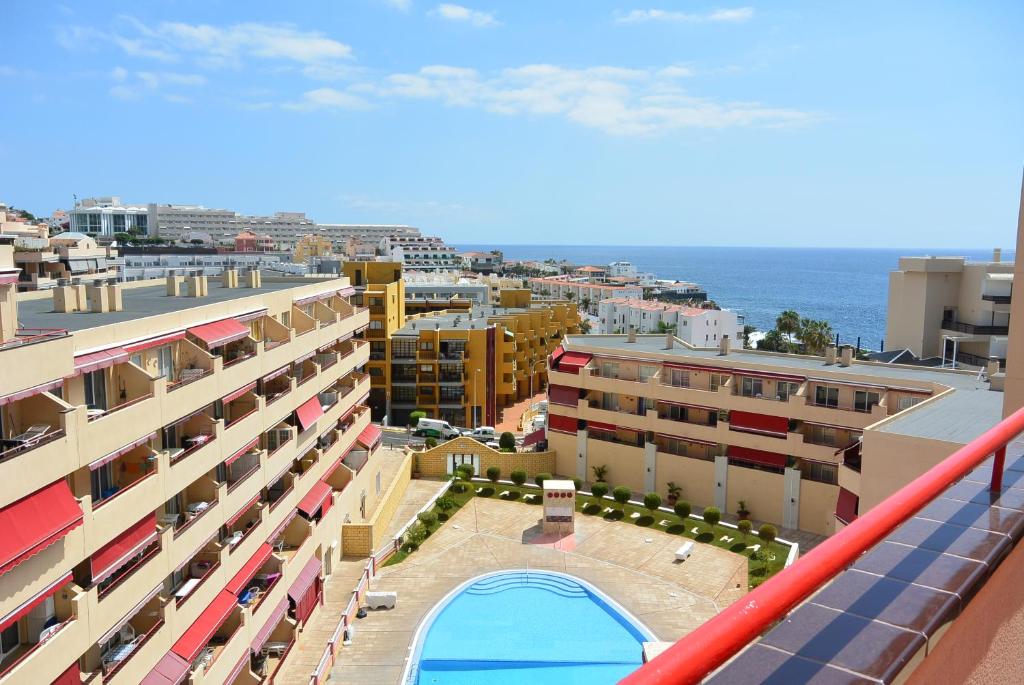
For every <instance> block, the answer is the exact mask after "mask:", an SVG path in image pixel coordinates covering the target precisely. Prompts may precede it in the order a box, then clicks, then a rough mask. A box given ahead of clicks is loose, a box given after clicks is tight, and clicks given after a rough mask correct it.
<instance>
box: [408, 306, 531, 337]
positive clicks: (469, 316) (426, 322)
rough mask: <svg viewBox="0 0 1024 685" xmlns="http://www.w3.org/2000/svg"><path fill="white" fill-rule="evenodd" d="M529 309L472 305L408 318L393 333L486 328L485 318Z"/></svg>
mask: <svg viewBox="0 0 1024 685" xmlns="http://www.w3.org/2000/svg"><path fill="white" fill-rule="evenodd" d="M529 311H530V308H526V307H473V308H472V309H470V310H468V311H463V312H439V313H436V314H431V315H427V316H423V317H420V318H415V319H410V320H409V321H407V322H406V323H405V326H403V327H402V328H400V329H399V330H397V331H395V335H417V334H418V333H419V332H420V331H429V330H434V329H440V330H459V331H468V330H471V329H474V328H477V329H481V328H487V320H488V319H490V318H492V317H495V316H503V315H506V314H523V313H526V312H529Z"/></svg>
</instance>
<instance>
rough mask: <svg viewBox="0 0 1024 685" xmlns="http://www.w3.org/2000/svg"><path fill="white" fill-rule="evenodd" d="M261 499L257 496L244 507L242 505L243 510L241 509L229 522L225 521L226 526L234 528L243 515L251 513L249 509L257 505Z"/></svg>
mask: <svg viewBox="0 0 1024 685" xmlns="http://www.w3.org/2000/svg"><path fill="white" fill-rule="evenodd" d="M259 498H260V496H259V495H256V496H255V497H253V498H252V499H251V500H249V501H248V502H246V503H245V504H244V505H242V508H241V509H239V510H238V511H237V512H235V515H234V516H232V517H231V518H229V519H228V520H227V521H225V522H224V525H225V526H229V527H230V526H233V525H235V524H236V523H238V519H240V518H242V515H243V514H245V512H247V511H249V509H250V508H251V507H252V505H254V504H256V502H257V501H258V500H259Z"/></svg>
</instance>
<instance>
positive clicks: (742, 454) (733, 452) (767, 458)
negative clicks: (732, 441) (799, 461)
mask: <svg viewBox="0 0 1024 685" xmlns="http://www.w3.org/2000/svg"><path fill="white" fill-rule="evenodd" d="M726 454H727V455H728V457H729V458H730V459H738V460H739V461H746V462H750V463H752V464H760V465H762V466H772V467H775V468H780V469H781V468H784V467H785V466H786V455H785V454H776V453H775V452H766V451H764V450H754V449H750V448H749V447H736V446H730V447H729V449H728V450H726Z"/></svg>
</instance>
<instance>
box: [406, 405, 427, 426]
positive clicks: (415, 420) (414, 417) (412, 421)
mask: <svg viewBox="0 0 1024 685" xmlns="http://www.w3.org/2000/svg"><path fill="white" fill-rule="evenodd" d="M426 416H427V412H425V411H420V410H419V409H417V410H416V411H413V412H409V425H410V426H412V427H413V428H415V427H416V426H417V425H419V422H420V419H423V418H426Z"/></svg>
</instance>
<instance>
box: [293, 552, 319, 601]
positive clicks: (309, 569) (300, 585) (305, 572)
mask: <svg viewBox="0 0 1024 685" xmlns="http://www.w3.org/2000/svg"><path fill="white" fill-rule="evenodd" d="M319 577H320V560H319V559H317V558H316V557H313V558H312V559H310V560H309V561H307V562H306V565H305V566H303V567H302V570H301V571H299V576H298V578H296V579H295V582H294V583H292V586H291V587H290V588H288V596H289V597H291V598H292V601H293V602H296V603H297V602H299V601H300V600H301V599H302V596H303V595H305V594H306V591H307V590H309V588H311V587H312V586H313V582H314V581H316V579H317V578H319Z"/></svg>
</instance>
